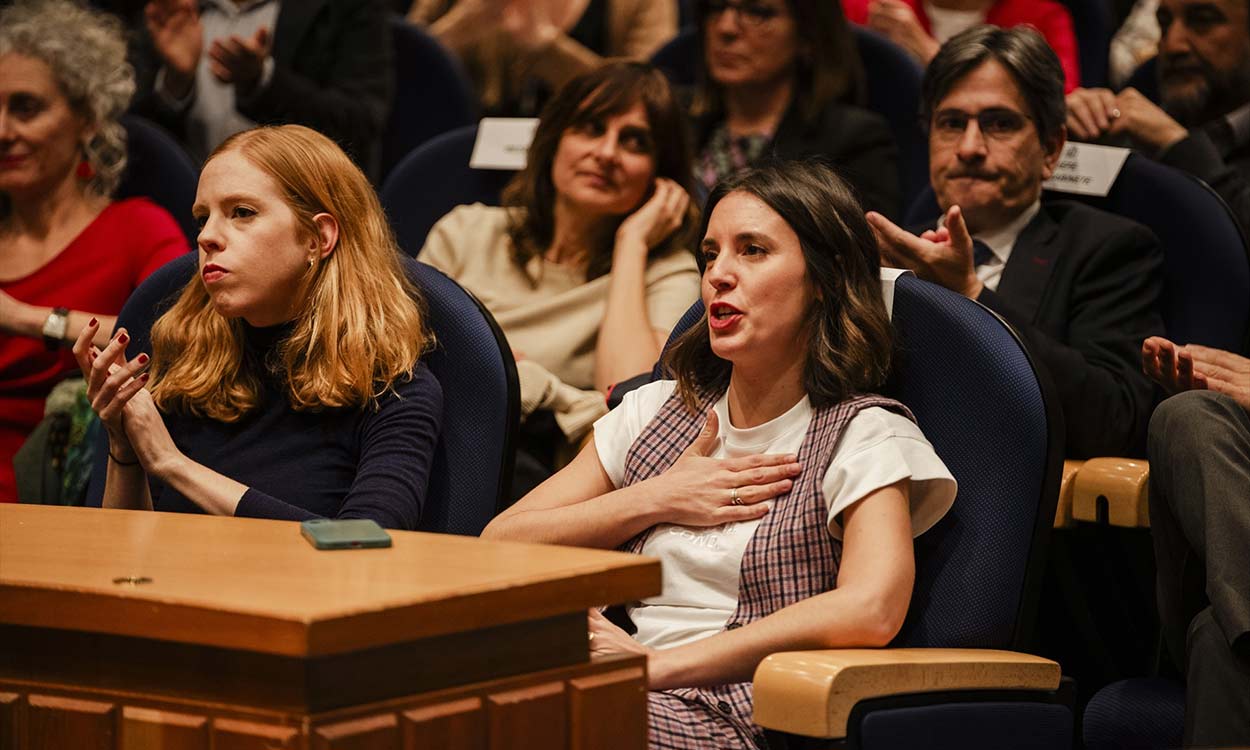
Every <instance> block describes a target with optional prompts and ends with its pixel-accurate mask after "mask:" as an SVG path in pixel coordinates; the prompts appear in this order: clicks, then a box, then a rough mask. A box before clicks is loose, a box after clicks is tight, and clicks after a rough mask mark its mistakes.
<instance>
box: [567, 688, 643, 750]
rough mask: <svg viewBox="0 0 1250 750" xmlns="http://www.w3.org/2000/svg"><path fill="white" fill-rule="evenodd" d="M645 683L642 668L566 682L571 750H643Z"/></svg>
mask: <svg viewBox="0 0 1250 750" xmlns="http://www.w3.org/2000/svg"><path fill="white" fill-rule="evenodd" d="M646 746H647V680H646V674H645V672H644V671H643V670H642V669H641V668H635V669H622V670H620V671H617V672H609V673H607V674H602V675H595V676H593V677H579V678H577V679H574V680H569V747H570V748H571V750H644V748H646Z"/></svg>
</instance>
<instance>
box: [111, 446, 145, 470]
mask: <svg viewBox="0 0 1250 750" xmlns="http://www.w3.org/2000/svg"><path fill="white" fill-rule="evenodd" d="M109 460H110V461H112V462H113V463H115V464H117V465H118V466H138V465H139V461H138V459H135V460H134V461H123V460H121V459H120V458H118V457H117V456H114V455H113V451H112V449H111V448H110V449H109Z"/></svg>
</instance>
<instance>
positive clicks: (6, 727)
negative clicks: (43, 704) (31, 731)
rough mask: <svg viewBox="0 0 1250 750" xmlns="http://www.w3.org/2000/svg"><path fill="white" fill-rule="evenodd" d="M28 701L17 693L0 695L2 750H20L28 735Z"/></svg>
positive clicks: (0, 737) (0, 745)
mask: <svg viewBox="0 0 1250 750" xmlns="http://www.w3.org/2000/svg"><path fill="white" fill-rule="evenodd" d="M25 709H26V701H24V700H23V699H22V696H20V695H18V694H17V693H0V750H19V748H21V747H22V746H23V744H24V743H23V742H22V737H23V736H24V735H25V734H26V721H25V719H26V711H25Z"/></svg>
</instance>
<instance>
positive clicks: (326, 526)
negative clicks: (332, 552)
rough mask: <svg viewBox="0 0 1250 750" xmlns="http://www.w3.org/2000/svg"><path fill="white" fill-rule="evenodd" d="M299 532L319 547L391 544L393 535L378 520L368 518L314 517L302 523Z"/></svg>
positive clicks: (356, 546)
mask: <svg viewBox="0 0 1250 750" xmlns="http://www.w3.org/2000/svg"><path fill="white" fill-rule="evenodd" d="M299 533H301V534H303V535H304V538H305V539H307V540H308V541H309V542H310V543H311V544H312V546H314V547H316V548H317V549H360V548H362V547H389V546H391V535H390V534H387V533H386V530H385V529H383V528H382V527H381V526H379V525H378V522H377V521H373V520H370V519H368V518H352V519H343V520H338V519H333V518H314V519H312V520H311V521H304V522H303V523H301V524H300V525H299Z"/></svg>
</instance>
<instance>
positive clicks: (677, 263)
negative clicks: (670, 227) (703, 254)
mask: <svg viewBox="0 0 1250 750" xmlns="http://www.w3.org/2000/svg"><path fill="white" fill-rule="evenodd" d="M685 273H693V274H695V275H696V276H697V275H698V273H699V264H698V263H697V262H696V261H695V259H694V253H692V252H690V250H689V249H688V248H685V247H675V248H673V249H672V250H670V251H668V252H667V253H665V254H663V255H658V256H656V257H654V258H652V259H651V260H649V261H648V262H647V271H646V279H647V281H648V282H651V281H655V280H657V279H660V278H663V277H665V276H671V275H673V274H685Z"/></svg>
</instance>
